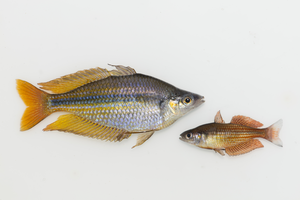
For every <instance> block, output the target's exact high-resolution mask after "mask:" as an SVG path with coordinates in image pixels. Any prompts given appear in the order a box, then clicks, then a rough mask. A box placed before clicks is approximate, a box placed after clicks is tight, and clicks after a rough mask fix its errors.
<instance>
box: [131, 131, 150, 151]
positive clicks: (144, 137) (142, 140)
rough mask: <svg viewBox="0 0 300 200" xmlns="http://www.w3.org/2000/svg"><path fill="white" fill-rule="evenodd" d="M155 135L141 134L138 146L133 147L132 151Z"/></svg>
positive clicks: (137, 142)
mask: <svg viewBox="0 0 300 200" xmlns="http://www.w3.org/2000/svg"><path fill="white" fill-rule="evenodd" d="M153 133H154V131H151V132H145V133H139V135H138V138H137V141H136V144H135V145H134V146H133V147H132V149H133V148H134V147H137V146H140V145H142V144H144V142H146V141H147V140H148V139H149V138H150V137H151V136H152V135H153Z"/></svg>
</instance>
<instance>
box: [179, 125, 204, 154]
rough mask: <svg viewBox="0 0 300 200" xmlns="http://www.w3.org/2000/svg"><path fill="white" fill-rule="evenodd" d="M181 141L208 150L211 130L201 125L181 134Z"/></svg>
mask: <svg viewBox="0 0 300 200" xmlns="http://www.w3.org/2000/svg"><path fill="white" fill-rule="evenodd" d="M179 139H180V140H182V141H184V142H187V143H190V144H193V145H196V146H198V147H202V148H206V147H207V142H208V139H209V129H207V126H205V125H201V126H198V127H196V128H194V129H190V130H187V131H185V132H183V133H181V134H180V137H179Z"/></svg>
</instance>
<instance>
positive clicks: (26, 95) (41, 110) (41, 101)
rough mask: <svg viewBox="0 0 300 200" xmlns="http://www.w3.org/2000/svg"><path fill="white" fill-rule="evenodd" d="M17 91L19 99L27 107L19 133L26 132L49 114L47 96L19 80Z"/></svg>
mask: <svg viewBox="0 0 300 200" xmlns="http://www.w3.org/2000/svg"><path fill="white" fill-rule="evenodd" d="M17 90H18V92H19V95H20V97H21V99H22V100H23V101H24V103H25V104H26V106H28V107H27V108H26V110H25V112H24V114H23V117H22V119H21V131H26V130H28V129H30V128H32V127H33V126H35V125H36V124H37V123H39V122H40V121H42V120H43V119H44V118H45V117H47V116H48V115H49V114H50V112H49V111H48V109H47V96H48V95H49V94H47V93H46V92H44V91H42V90H40V89H38V88H36V87H35V86H33V85H31V84H30V83H28V82H26V81H22V80H19V79H17Z"/></svg>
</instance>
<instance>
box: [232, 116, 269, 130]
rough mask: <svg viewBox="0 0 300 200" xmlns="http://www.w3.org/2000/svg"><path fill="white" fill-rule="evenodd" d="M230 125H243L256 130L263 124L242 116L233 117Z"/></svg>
mask: <svg viewBox="0 0 300 200" xmlns="http://www.w3.org/2000/svg"><path fill="white" fill-rule="evenodd" d="M230 123H231V124H240V125H244V126H250V127H252V128H258V127H261V126H263V124H262V123H260V122H259V121H256V120H254V119H251V118H250V117H245V116H242V115H236V116H233V117H232V119H231V122H230Z"/></svg>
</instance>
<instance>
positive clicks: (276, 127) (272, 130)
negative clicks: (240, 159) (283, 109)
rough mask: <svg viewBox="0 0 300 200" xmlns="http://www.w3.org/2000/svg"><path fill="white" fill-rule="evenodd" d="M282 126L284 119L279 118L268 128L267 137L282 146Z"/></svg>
mask: <svg viewBox="0 0 300 200" xmlns="http://www.w3.org/2000/svg"><path fill="white" fill-rule="evenodd" d="M281 127H282V119H280V120H278V121H277V122H276V123H275V124H273V125H272V126H270V127H269V128H267V129H266V131H267V132H266V139H267V140H269V141H270V142H272V143H274V144H276V145H278V146H281V147H282V141H281V140H280V138H279V131H280V129H281Z"/></svg>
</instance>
